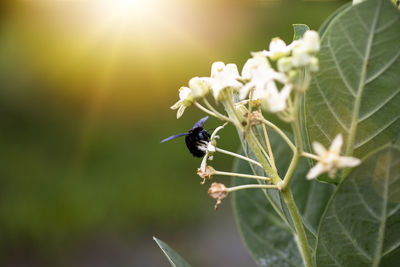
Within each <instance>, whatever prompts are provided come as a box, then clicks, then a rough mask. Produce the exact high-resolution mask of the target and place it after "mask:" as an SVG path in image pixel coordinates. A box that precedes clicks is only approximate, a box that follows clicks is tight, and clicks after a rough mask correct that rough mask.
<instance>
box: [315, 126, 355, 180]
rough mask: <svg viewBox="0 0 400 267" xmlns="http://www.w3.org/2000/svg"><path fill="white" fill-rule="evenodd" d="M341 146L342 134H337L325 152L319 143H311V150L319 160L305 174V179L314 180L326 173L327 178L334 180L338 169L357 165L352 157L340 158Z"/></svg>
mask: <svg viewBox="0 0 400 267" xmlns="http://www.w3.org/2000/svg"><path fill="white" fill-rule="evenodd" d="M342 144H343V137H342V134H338V135H337V136H336V137H335V139H333V141H332V144H331V146H330V147H329V150H326V149H325V148H324V146H323V145H321V144H320V143H318V142H313V144H312V145H313V150H314V151H315V152H316V153H317V155H318V157H319V159H318V163H317V164H316V165H315V166H314V167H313V168H311V169H310V170H309V172H308V173H307V179H314V178H316V177H318V176H319V175H320V174H321V173H324V172H328V173H329V177H330V178H334V175H335V173H336V171H337V170H338V169H341V168H346V167H354V166H357V165H359V164H360V163H361V161H360V160H359V159H357V158H354V157H342V156H340V155H339V154H340V149H341V147H342Z"/></svg>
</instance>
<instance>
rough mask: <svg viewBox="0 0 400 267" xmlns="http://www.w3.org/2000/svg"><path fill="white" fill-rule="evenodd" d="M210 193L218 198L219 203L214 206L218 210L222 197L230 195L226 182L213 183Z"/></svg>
mask: <svg viewBox="0 0 400 267" xmlns="http://www.w3.org/2000/svg"><path fill="white" fill-rule="evenodd" d="M208 195H209V196H210V197H212V198H214V199H216V200H217V203H216V204H215V206H214V208H215V210H217V209H218V205H219V204H221V202H222V199H224V198H225V197H226V196H227V195H228V190H227V188H226V186H225V185H224V184H221V183H212V184H211V187H210V188H209V189H208Z"/></svg>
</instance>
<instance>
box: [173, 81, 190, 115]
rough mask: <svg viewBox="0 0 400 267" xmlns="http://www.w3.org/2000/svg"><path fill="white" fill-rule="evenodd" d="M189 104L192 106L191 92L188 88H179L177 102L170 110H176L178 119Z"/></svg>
mask: <svg viewBox="0 0 400 267" xmlns="http://www.w3.org/2000/svg"><path fill="white" fill-rule="evenodd" d="M191 104H193V96H192V90H191V89H190V88H188V87H181V88H180V89H179V100H178V102H176V103H175V104H174V105H173V106H172V107H171V109H173V110H175V109H178V113H177V114H176V117H177V118H178V119H179V118H180V117H181V116H182V114H183V112H184V111H185V109H186V108H187V107H188V106H190V105H191Z"/></svg>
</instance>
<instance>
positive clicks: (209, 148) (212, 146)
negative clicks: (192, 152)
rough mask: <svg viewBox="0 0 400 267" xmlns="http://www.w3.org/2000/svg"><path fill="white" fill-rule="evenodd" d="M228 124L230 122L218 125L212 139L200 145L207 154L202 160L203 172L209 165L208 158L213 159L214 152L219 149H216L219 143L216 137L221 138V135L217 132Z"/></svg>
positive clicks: (201, 169) (201, 168) (201, 167)
mask: <svg viewBox="0 0 400 267" xmlns="http://www.w3.org/2000/svg"><path fill="white" fill-rule="evenodd" d="M227 124H228V123H227V122H226V123H224V124H223V125H222V126H219V127H217V128H216V129H215V130H214V132H213V133H212V134H211V137H210V141H209V142H208V143H207V142H204V143H203V145H202V146H200V147H198V148H199V149H200V150H203V151H204V152H205V153H206V154H205V155H204V157H203V160H202V161H201V164H200V171H201V172H204V171H205V170H206V167H207V160H208V159H210V160H212V158H213V154H214V153H215V151H216V150H217V149H216V145H217V142H216V139H217V138H219V136H218V135H217V133H218V132H219V131H220V130H222V129H223V128H224V127H225V125H227Z"/></svg>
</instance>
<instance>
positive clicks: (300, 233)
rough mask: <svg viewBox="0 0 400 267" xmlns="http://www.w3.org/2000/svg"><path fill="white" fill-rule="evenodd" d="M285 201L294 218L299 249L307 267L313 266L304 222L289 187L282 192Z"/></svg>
mask: <svg viewBox="0 0 400 267" xmlns="http://www.w3.org/2000/svg"><path fill="white" fill-rule="evenodd" d="M282 195H283V199H284V200H285V203H286V205H287V207H288V209H289V213H290V216H291V217H292V220H293V224H294V227H295V229H296V243H297V246H298V247H299V250H300V254H301V257H302V259H303V262H304V265H305V266H306V267H311V266H313V261H312V257H311V253H310V247H309V245H308V240H307V237H306V232H305V230H304V226H303V222H302V221H301V218H300V214H299V212H298V210H297V207H296V203H295V202H294V199H293V195H292V190H291V189H290V188H289V187H288V188H287V189H286V190H285V191H283V192H282Z"/></svg>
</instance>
